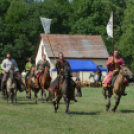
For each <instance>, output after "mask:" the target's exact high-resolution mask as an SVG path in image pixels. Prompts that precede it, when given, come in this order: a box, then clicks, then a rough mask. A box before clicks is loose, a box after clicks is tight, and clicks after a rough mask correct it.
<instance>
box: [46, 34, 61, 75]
mask: <svg viewBox="0 0 134 134" xmlns="http://www.w3.org/2000/svg"><path fill="white" fill-rule="evenodd" d="M46 36H47V39H48V42H49V45H50V48H51V51H52V53H53V56H54V58H55V60H56V56H55V53H54V51H53V48H52V45H51V43H50V39H49V36H48V34H46ZM57 68H58V70H59V66H58V64H57ZM58 70H57V71H58ZM59 74H61V72H60V71H59Z"/></svg>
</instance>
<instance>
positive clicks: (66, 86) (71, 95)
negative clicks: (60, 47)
mask: <svg viewBox="0 0 134 134" xmlns="http://www.w3.org/2000/svg"><path fill="white" fill-rule="evenodd" d="M60 74H61V73H60ZM57 78H58V79H59V80H60V83H59V88H58V90H49V97H52V98H54V97H55V94H57V99H56V101H53V106H54V112H55V113H57V110H58V108H59V106H58V105H59V101H60V100H61V98H62V97H63V98H64V102H65V104H66V111H65V113H66V114H68V115H70V112H69V104H70V100H74V101H75V102H76V99H75V86H74V85H73V83H72V82H71V81H72V80H71V74H70V67H69V64H68V63H65V64H64V69H63V76H61V75H60V76H58V77H57Z"/></svg>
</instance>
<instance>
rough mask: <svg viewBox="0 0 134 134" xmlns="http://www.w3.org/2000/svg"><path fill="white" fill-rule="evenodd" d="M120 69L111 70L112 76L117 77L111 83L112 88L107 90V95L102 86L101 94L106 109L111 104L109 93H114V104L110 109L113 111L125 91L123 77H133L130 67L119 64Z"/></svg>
mask: <svg viewBox="0 0 134 134" xmlns="http://www.w3.org/2000/svg"><path fill="white" fill-rule="evenodd" d="M120 68H121V69H120V71H114V72H113V76H117V78H116V79H115V81H114V83H113V90H112V89H111V90H109V91H108V92H109V93H108V95H107V90H106V88H104V87H103V95H104V97H105V99H106V110H107V111H108V110H109V108H110V105H111V102H110V101H111V95H112V94H113V95H114V98H115V106H114V108H113V109H112V111H113V112H115V111H116V109H117V107H118V105H119V103H120V99H121V96H122V94H123V93H124V91H125V88H126V86H125V85H124V78H125V77H126V78H129V79H132V78H133V76H134V75H133V73H132V72H131V71H130V69H129V68H128V67H126V66H120ZM107 97H108V103H107Z"/></svg>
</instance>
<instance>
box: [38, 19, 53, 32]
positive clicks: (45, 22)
mask: <svg viewBox="0 0 134 134" xmlns="http://www.w3.org/2000/svg"><path fill="white" fill-rule="evenodd" d="M40 20H41V23H42V25H43V28H44V31H45V34H48V33H50V25H51V21H52V19H47V18H42V17H40Z"/></svg>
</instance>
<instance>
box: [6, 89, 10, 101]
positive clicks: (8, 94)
mask: <svg viewBox="0 0 134 134" xmlns="http://www.w3.org/2000/svg"><path fill="white" fill-rule="evenodd" d="M6 95H7V103H8V97H10V93H9V91H8V90H6Z"/></svg>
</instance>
